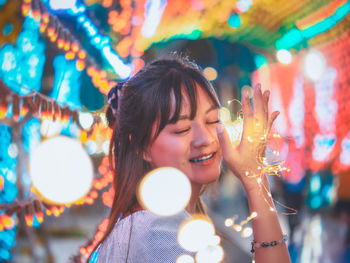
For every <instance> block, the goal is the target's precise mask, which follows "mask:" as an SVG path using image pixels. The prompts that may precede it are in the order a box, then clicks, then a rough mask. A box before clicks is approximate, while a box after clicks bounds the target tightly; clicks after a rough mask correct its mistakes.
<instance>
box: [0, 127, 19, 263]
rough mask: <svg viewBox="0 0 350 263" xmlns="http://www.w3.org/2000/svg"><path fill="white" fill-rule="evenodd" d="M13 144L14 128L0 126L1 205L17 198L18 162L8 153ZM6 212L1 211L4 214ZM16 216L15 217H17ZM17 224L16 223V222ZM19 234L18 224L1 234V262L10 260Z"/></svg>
mask: <svg viewBox="0 0 350 263" xmlns="http://www.w3.org/2000/svg"><path fill="white" fill-rule="evenodd" d="M11 143H12V128H11V127H9V126H7V125H4V124H0V174H1V175H2V176H3V178H4V185H5V187H4V190H3V191H0V203H12V202H13V201H14V200H15V198H16V196H17V187H16V179H17V178H16V177H17V176H16V165H17V160H16V159H15V158H12V157H11V156H10V155H9V153H8V148H9V146H10V145H11ZM3 213H4V211H0V214H3ZM15 216H16V214H14V215H13V217H15ZM15 222H16V221H15ZM16 232H17V227H16V223H15V226H14V228H12V229H6V230H3V231H1V232H0V244H1V245H0V262H3V261H7V260H9V259H10V256H11V254H10V251H11V249H12V247H13V246H14V244H15V236H16Z"/></svg>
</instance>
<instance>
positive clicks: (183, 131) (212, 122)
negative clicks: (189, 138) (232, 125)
mask: <svg viewBox="0 0 350 263" xmlns="http://www.w3.org/2000/svg"><path fill="white" fill-rule="evenodd" d="M219 122H220V120H216V121H211V122H207V124H209V125H211V124H217V123H219ZM190 129H191V128H187V129H185V130H181V131H177V132H175V134H182V133H185V132H187V131H189V130H190Z"/></svg>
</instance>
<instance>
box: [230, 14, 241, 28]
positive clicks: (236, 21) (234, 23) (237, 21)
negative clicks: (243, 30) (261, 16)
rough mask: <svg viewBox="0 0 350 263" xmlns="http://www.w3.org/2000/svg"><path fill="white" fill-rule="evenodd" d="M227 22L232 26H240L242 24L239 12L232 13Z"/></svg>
mask: <svg viewBox="0 0 350 263" xmlns="http://www.w3.org/2000/svg"><path fill="white" fill-rule="evenodd" d="M227 23H228V24H229V25H230V27H233V28H238V27H240V26H241V19H240V18H239V15H238V14H232V15H231V16H230V17H229V19H228V20H227Z"/></svg>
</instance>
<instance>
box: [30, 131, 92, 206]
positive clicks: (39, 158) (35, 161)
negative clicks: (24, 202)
mask: <svg viewBox="0 0 350 263" xmlns="http://www.w3.org/2000/svg"><path fill="white" fill-rule="evenodd" d="M30 177H31V180H32V185H33V188H34V189H36V192H38V193H39V194H40V195H41V196H42V197H43V198H44V199H45V200H46V201H48V202H51V203H56V204H67V203H68V204H69V203H73V202H75V201H76V200H78V199H80V198H82V197H83V196H84V195H86V194H87V193H88V191H89V190H90V187H91V184H92V179H93V167H92V163H91V160H90V157H89V156H88V154H87V153H86V151H85V149H84V148H83V147H82V145H81V143H80V142H79V141H77V140H74V139H71V138H68V137H64V136H58V137H55V138H52V139H48V140H46V141H44V142H43V143H42V144H40V145H39V146H38V147H37V148H35V149H34V150H33V151H32V153H31V156H30Z"/></svg>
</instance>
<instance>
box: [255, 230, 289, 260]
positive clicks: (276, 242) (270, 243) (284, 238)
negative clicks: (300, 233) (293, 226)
mask: <svg viewBox="0 0 350 263" xmlns="http://www.w3.org/2000/svg"><path fill="white" fill-rule="evenodd" d="M287 240H288V236H287V235H283V237H282V239H280V240H275V241H271V242H261V243H258V242H256V241H254V240H253V241H252V243H251V244H252V249H251V250H250V252H252V256H253V262H255V261H254V253H255V248H259V247H263V248H264V247H274V246H277V245H279V244H283V243H285V242H287Z"/></svg>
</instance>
